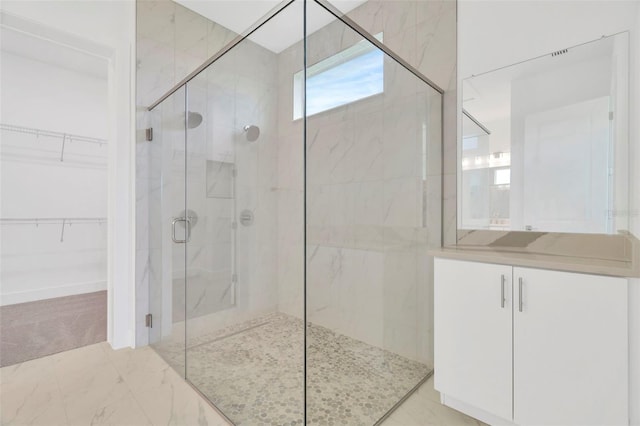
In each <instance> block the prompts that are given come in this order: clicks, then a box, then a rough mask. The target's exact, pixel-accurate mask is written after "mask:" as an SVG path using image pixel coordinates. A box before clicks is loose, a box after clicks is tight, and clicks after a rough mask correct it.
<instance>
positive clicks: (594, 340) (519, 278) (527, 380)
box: [436, 267, 629, 425]
mask: <svg viewBox="0 0 640 426" xmlns="http://www.w3.org/2000/svg"><path fill="white" fill-rule="evenodd" d="M513 277H514V284H513V285H514V310H513V324H514V335H513V336H514V345H513V350H514V351H513V359H514V370H513V375H514V386H513V389H514V408H513V412H514V421H515V423H517V424H519V425H590V424H592V425H605V424H606V425H623V424H628V422H629V420H628V343H627V341H628V339H627V328H628V323H627V280H626V279H623V278H612V277H603V276H595V275H584V274H575V273H568V272H557V271H547V270H539V269H528V268H518V267H516V268H514V274H513ZM436 347H437V346H436ZM479 365H481V364H479ZM436 371H437V370H436Z"/></svg>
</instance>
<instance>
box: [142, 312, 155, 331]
mask: <svg viewBox="0 0 640 426" xmlns="http://www.w3.org/2000/svg"><path fill="white" fill-rule="evenodd" d="M144 325H145V326H147V327H149V328H151V327H153V316H152V315H151V314H147V315H145V317H144Z"/></svg>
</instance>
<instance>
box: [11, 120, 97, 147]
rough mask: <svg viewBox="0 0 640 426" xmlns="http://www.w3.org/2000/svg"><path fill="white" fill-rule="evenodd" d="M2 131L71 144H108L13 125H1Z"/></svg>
mask: <svg viewBox="0 0 640 426" xmlns="http://www.w3.org/2000/svg"><path fill="white" fill-rule="evenodd" d="M0 129H1V130H9V131H11V132H16V133H27V134H30V135H36V136H47V137H52V138H60V139H62V140H63V141H69V142H87V143H94V144H98V145H105V144H106V143H107V140H106V139H100V138H91V137H89V136H81V135H74V134H72V133H63V132H53V131H51V130H43V129H36V128H32V127H23V126H14V125H13V124H1V123H0Z"/></svg>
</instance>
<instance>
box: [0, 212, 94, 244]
mask: <svg viewBox="0 0 640 426" xmlns="http://www.w3.org/2000/svg"><path fill="white" fill-rule="evenodd" d="M103 223H107V218H105V217H29V218H0V224H1V225H34V226H36V227H39V226H40V225H59V226H60V242H61V243H62V242H64V230H65V227H70V226H72V225H90V224H97V225H102V224H103Z"/></svg>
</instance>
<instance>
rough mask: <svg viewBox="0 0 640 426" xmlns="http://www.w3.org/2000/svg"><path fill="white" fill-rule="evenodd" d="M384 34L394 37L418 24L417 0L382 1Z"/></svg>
mask: <svg viewBox="0 0 640 426" xmlns="http://www.w3.org/2000/svg"><path fill="white" fill-rule="evenodd" d="M381 3H382V8H383V19H384V23H383V25H384V27H383V28H384V32H385V35H387V36H389V37H393V36H395V35H397V34H400V33H401V32H403V31H404V30H405V29H406V28H408V27H412V26H414V25H415V24H416V17H417V15H416V12H417V6H416V3H418V2H416V1H415V0H382V1H381Z"/></svg>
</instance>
